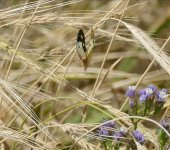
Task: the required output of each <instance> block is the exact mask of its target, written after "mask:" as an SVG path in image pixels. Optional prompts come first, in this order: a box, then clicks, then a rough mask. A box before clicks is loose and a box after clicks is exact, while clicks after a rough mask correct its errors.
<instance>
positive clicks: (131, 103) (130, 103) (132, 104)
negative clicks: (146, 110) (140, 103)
mask: <svg viewBox="0 0 170 150" xmlns="http://www.w3.org/2000/svg"><path fill="white" fill-rule="evenodd" d="M129 106H130V108H132V107H133V106H134V102H133V101H132V100H130V101H129Z"/></svg>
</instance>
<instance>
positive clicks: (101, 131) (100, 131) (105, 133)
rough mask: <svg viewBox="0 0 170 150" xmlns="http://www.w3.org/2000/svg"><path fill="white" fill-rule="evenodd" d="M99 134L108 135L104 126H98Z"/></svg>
mask: <svg viewBox="0 0 170 150" xmlns="http://www.w3.org/2000/svg"><path fill="white" fill-rule="evenodd" d="M99 135H105V136H107V135H109V132H108V131H107V130H106V129H105V128H104V127H99Z"/></svg>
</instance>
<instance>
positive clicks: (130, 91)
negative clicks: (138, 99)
mask: <svg viewBox="0 0 170 150" xmlns="http://www.w3.org/2000/svg"><path fill="white" fill-rule="evenodd" d="M135 89H136V86H129V88H128V90H127V91H126V95H127V96H128V97H130V98H133V97H134V96H135Z"/></svg>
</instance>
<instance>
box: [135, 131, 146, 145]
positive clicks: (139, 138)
mask: <svg viewBox="0 0 170 150" xmlns="http://www.w3.org/2000/svg"><path fill="white" fill-rule="evenodd" d="M132 134H133V136H134V138H135V139H136V140H137V141H138V142H139V143H140V144H144V142H145V138H144V135H143V134H142V133H141V132H140V131H138V130H134V131H133V133H132Z"/></svg>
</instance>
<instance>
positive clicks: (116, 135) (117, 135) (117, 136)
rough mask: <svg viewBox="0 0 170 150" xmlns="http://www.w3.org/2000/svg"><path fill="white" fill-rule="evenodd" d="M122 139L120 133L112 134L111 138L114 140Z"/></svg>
mask: <svg viewBox="0 0 170 150" xmlns="http://www.w3.org/2000/svg"><path fill="white" fill-rule="evenodd" d="M122 137H124V136H123V134H121V132H120V131H118V132H116V133H114V134H113V138H114V139H116V140H120V139H121V138H122Z"/></svg>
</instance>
